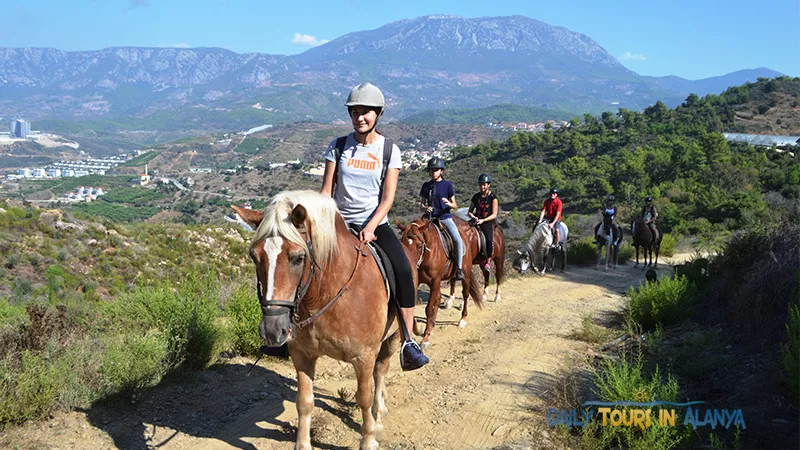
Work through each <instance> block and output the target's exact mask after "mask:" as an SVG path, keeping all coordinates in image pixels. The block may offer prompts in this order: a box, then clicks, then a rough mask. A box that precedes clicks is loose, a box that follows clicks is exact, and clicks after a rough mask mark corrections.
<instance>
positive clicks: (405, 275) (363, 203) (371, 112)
mask: <svg viewBox="0 0 800 450" xmlns="http://www.w3.org/2000/svg"><path fill="white" fill-rule="evenodd" d="M345 105H346V106H347V112H348V114H349V115H350V120H351V122H352V124H353V129H354V132H353V133H350V134H349V135H347V136H346V138H345V140H344V151H342V152H341V155H339V156H338V159H337V152H336V150H337V148H336V147H337V142H340V139H341V138H340V139H334V140H333V141H331V143H330V145H329V146H328V149H327V151H326V152H325V159H326V160H327V161H326V163H325V174H324V176H323V182H322V189H321V190H320V193H322V194H324V195H328V196H330V195H332V196H333V199H334V200H335V201H336V206H337V207H338V208H339V211H340V212H341V214H342V217H343V218H344V220H345V222H347V224H348V225H350V226H351V227H354V228H356V229H359V230H360V231H359V239H360V240H361V242H362V243H368V242H372V241H377V242H376V243H377V244H378V246H379V247H380V248H381V249H383V251H384V252H385V253H386V255H387V256H388V258H389V260H390V261H391V264H392V269H393V270H394V275H395V279H396V281H397V299H398V301H399V303H400V315H401V317H402V318H403V325H404V326H405V327H406V330H407V331H409V330H413V329H414V305H415V303H416V289H415V288H414V286H415V285H414V282H413V277H412V272H411V265H410V264H409V261H408V258H407V257H406V253H405V250H404V249H403V246H402V245H401V244H400V241H399V240H398V239H397V235H395V233H394V231H393V230H392V228H391V227H390V226H389V223H388V222H389V221H388V219H387V217H386V215H387V214H388V213H389V210H390V209H391V208H392V203H394V196H395V192H396V191H397V179H398V177H399V174H400V169H401V168H402V167H403V164H402V161H401V160H400V149H399V148H397V146H396V145H394V144H392V145H390V146H386V145H385V143H386V142H385V141H386V138H384V137H383V135H381V134H380V133H378V131H377V130H376V129H375V128H376V127H377V125H378V119H379V118H380V116H382V115H383V112H384V110H385V108H386V104H385V101H384V97H383V93H382V92H381V91H380V89H378V88H377V87H375V86H374V85H372V84H370V83H363V84H360V85H358V86H356V87H355V88H353V90H352V91H350V95H349V96H348V97H347V103H345ZM385 151H390V152H392V153H391V159H389V161H388V167H387V168H386V169H387V170H386V171H385V175H383V172H382V171H383V169H384V167H382V164H381V165H378V164H376V163H377V162H382V161H384V156H385V155H384V152H385ZM382 176H383V177H384V178H383V179H382V178H381V177H382ZM334 184H335V186H334ZM405 336H410V333H405ZM400 361H401V364H402V368H403V370H414V369H418V368H420V367H422V366H424V365H425V364H427V363H428V357H426V356H425V355H424V354H423V353H422V350H421V349H420V348H419V346H418V345H417V343H416V342H414V340H413V339H411V338H407V340H406V341H405V342H404V343H403V348H402V351H401V357H400Z"/></svg>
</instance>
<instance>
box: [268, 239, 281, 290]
mask: <svg viewBox="0 0 800 450" xmlns="http://www.w3.org/2000/svg"><path fill="white" fill-rule="evenodd" d="M281 248H283V238H281V237H277V236H274V237H271V238H267V240H266V241H265V242H264V252H265V253H266V254H267V261H269V273H268V274H267V293H266V294H264V299H265V300H272V294H273V293H274V292H275V266H276V265H277V262H278V255H280V254H281Z"/></svg>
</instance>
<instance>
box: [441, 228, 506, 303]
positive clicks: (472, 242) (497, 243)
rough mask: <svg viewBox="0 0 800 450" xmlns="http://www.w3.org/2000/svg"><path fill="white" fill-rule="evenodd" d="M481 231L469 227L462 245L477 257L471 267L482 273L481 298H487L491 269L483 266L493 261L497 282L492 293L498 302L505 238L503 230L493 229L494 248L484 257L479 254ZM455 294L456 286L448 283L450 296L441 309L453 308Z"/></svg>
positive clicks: (503, 271)
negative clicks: (473, 266) (475, 267)
mask: <svg viewBox="0 0 800 450" xmlns="http://www.w3.org/2000/svg"><path fill="white" fill-rule="evenodd" d="M480 232H481V230H480V229H478V228H477V227H476V226H474V225H473V226H471V227H470V232H469V233H468V234H467V239H468V240H467V241H464V245H466V246H467V247H470V248H471V249H472V254H473V255H477V256H476V257H475V258H474V259H473V260H472V264H473V265H478V266H480V268H481V272H482V273H483V297H484V298H487V297H489V276H490V275H491V269H490V270H486V269H485V268H484V265H485V264H486V262H487V261H494V272H495V276H494V277H495V281H496V282H497V288H496V289H495V292H494V301H496V302H499V301H500V284H501V283H502V282H503V278H504V277H505V261H506V236H505V233H503V229H502V228H500V226H499V225H497V226H495V227H494V233H493V234H492V239H493V241H494V248H493V249H492V254H491V255H490V257H488V258H487V257H486V256H484V255H482V254H481V253H480V249H479V246H480V235H479V234H478V233H480ZM455 292H456V284H455V283H450V296H449V297H447V300H446V301H445V302H444V303H443V304H442V308H444V309H446V308H450V307H451V306H453V298H454V296H455Z"/></svg>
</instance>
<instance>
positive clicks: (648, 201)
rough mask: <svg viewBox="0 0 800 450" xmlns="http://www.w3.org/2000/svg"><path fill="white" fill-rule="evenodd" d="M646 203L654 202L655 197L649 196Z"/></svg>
mask: <svg viewBox="0 0 800 450" xmlns="http://www.w3.org/2000/svg"><path fill="white" fill-rule="evenodd" d="M644 201H645V203H653V197H647V198H645V199H644Z"/></svg>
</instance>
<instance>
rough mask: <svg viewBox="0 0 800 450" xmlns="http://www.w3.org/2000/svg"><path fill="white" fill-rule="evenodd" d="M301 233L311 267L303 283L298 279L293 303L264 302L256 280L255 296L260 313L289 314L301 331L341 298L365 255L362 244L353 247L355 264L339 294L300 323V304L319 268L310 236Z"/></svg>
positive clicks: (280, 301) (304, 231)
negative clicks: (304, 238)
mask: <svg viewBox="0 0 800 450" xmlns="http://www.w3.org/2000/svg"><path fill="white" fill-rule="evenodd" d="M299 231H300V232H301V233H303V234H305V235H306V245H307V246H308V253H309V256H310V258H309V259H310V261H309V262H308V264H309V265H310V266H311V269H310V270H309V272H308V277H307V278H306V280H305V282H303V277H302V276H301V277H300V281H299V282H298V284H297V289H296V290H295V295H294V301H293V302H292V301H288V300H264V296H263V294H262V293H261V291H262V284H261V281H259V280H257V283H258V286H257V294H258V302H259V304H260V305H261V313H262V314H263V315H265V316H280V315H283V314H286V313H287V311H286V310H288V313H289V314H291V320H292V323H293V324H294V325H296V326H297V328H298V329H303V328H305V327H307V326H309V325H311V324H312V323H314V321H315V320H317V319H318V318H319V317H320V316H321V315H322V314H323V313H325V311H327V310H328V309H330V307H331V306H333V305H334V304H335V303H336V302H337V301H338V300H339V299H340V298H341V297H342V295H344V293H345V292H347V291H348V290H349V289H350V284H351V283H352V282H353V278H355V276H356V272H357V271H358V265H359V263H360V262H361V257H362V256H366V253H364V251H363V250H362V248H361V247H362V245H363V244H362V243H361V242H359V243H358V245H354V246H353V247H354V248H355V250H356V252H357V253H358V255H357V256H356V263H355V266H353V272H352V273H351V274H350V278H349V279H348V280H347V282H346V283H345V284H344V286H342V288H341V289H339V292H337V293H336V295H335V296H334V297H333V298H332V299H331V300H330V301H329V302H328V303H327V304H325V306H323V307H322V308H321V309H320V310H319V311H317V312H315V313H314V314H312V315H311V316H310V317H308V318H307V319H305V320H303V321H301V320H300V315H299V312H298V311H299V309H300V302H301V301H302V300H303V298H305V296H306V294H307V293H308V289H309V287H310V286H311V280H312V279H313V278H314V275H315V274H316V267H318V266H319V264H318V263H317V260H316V258H315V257H314V248H313V247H312V245H311V236H310V235H309V233H308V232H306V230H305V228H303V229H300V230H299ZM305 273H306V271H305V269H304V270H303V274H305Z"/></svg>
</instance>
